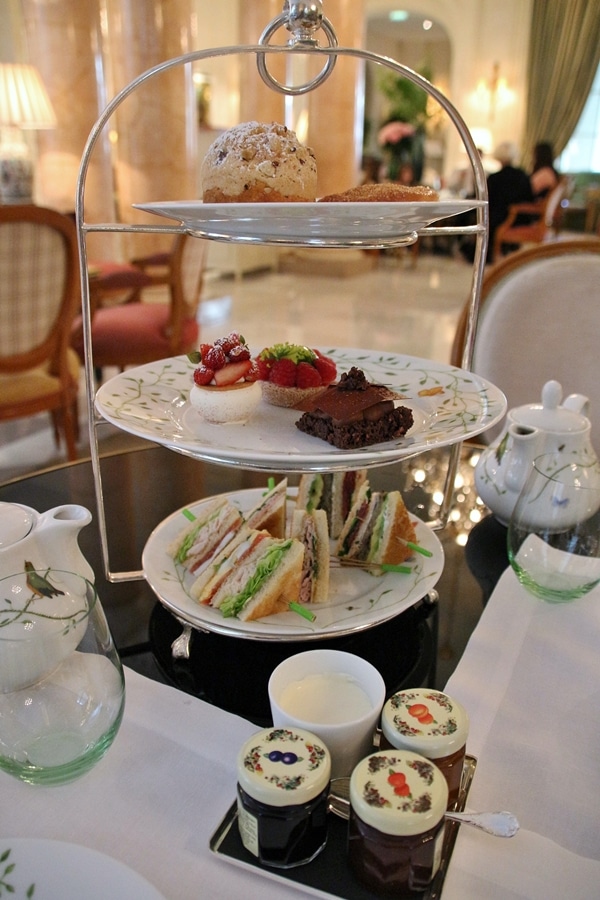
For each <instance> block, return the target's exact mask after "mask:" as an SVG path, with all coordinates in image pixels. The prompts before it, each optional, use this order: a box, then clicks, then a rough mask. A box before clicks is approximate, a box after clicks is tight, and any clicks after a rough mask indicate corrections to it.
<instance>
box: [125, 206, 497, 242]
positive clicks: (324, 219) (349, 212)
mask: <svg viewBox="0 0 600 900" xmlns="http://www.w3.org/2000/svg"><path fill="white" fill-rule="evenodd" d="M486 202H487V201H485V200H461V199H451V200H439V201H425V202H423V201H421V202H418V203H410V202H394V203H377V202H376V203H370V202H367V203H202V202H200V201H199V200H174V201H163V202H157V203H134V206H135V208H136V209H141V210H143V211H144V212H149V213H153V214H155V215H158V216H166V217H167V218H168V219H176V220H177V221H178V222H180V223H181V224H182V225H184V226H185V228H186V229H187V230H188V231H189V232H190V233H191V234H195V235H197V236H199V237H207V238H211V239H213V240H217V241H231V242H234V243H259V242H260V243H261V244H276V245H278V246H283V247H295V246H302V247H307V246H308V247H378V246H393V245H394V244H402V243H406V242H407V237H409V236H410V235H413V234H414V233H415V232H418V231H421V230H422V229H423V228H426V226H428V225H431V224H432V223H433V222H436V221H438V220H440V219H444V218H447V217H448V216H455V215H457V214H459V213H464V212H466V211H468V210H470V209H476V208H477V207H480V206H484V205H485V204H486Z"/></svg>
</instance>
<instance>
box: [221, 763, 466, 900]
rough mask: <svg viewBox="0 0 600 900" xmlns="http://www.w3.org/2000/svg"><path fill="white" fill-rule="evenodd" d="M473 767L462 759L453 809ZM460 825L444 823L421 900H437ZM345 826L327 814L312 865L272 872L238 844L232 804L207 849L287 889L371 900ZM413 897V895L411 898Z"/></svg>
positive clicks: (460, 804) (460, 803)
mask: <svg viewBox="0 0 600 900" xmlns="http://www.w3.org/2000/svg"><path fill="white" fill-rule="evenodd" d="M476 767H477V760H476V759H475V757H474V756H468V755H467V756H466V757H465V763H464V766H463V772H462V780H461V786H460V791H459V796H458V800H457V802H456V804H455V805H454V810H455V811H457V812H462V811H463V810H464V808H465V805H466V801H467V797H468V795H469V790H470V788H471V782H472V781H473V776H474V774H475V769H476ZM459 828H460V824H459V823H458V822H450V821H449V820H448V821H446V832H445V836H444V845H443V849H442V859H441V862H440V867H439V869H438V871H437V874H436V876H435V878H434V879H433V881H432V883H431V885H430V886H429V888H428V889H427V890H426V891H424V892H423V893H421V894H419V895H418V896H419V897H420V898H423V900H438V898H439V897H441V894H442V887H443V884H444V879H445V877H446V872H447V870H448V864H449V862H450V859H451V857H452V851H453V850H454V844H455V842H456V836H457V834H458V829H459ZM347 832H348V823H347V822H346V821H344V820H343V819H341V818H340V817H339V816H336V815H334V814H333V813H329V816H328V826H327V843H326V845H325V848H324V849H323V851H322V852H321V853H320V854H319V855H318V856H317V858H316V859H314V860H313V861H312V862H310V863H307V864H306V865H304V866H297V867H296V868H293V869H274V868H269V867H268V866H263V865H261V863H260V862H259V861H258V860H257V859H256V857H255V856H253V855H252V854H251V853H249V852H248V851H247V850H246V848H245V847H244V845H243V844H242V841H241V838H240V833H239V829H238V827H237V803H233V804H232V806H231V807H230V808H229V810H228V811H227V814H226V815H225V817H224V819H223V821H222V822H221V824H220V825H219V827H218V828H217V830H216V831H215V832H214V834H213V836H212V838H211V840H210V845H209V846H210V849H211V850H212V851H213V853H215V854H216V855H217V856H220V857H221V858H222V859H223V860H225V861H226V862H229V863H232V864H233V865H237V866H240V867H242V868H246V869H251V870H253V871H255V872H257V871H258V872H260V873H261V874H262V875H264V876H265V877H267V878H270V879H273V880H275V881H281V882H283V883H285V884H288V885H289V886H290V887H297V888H299V889H300V890H303V891H304V892H305V893H308V894H312V895H313V896H315V897H324V898H331V897H341V898H343V900H375V898H376V895H375V894H374V893H373V892H372V891H369V890H367V889H366V888H365V887H363V886H362V885H361V884H359V882H357V881H356V880H355V878H354V876H353V875H352V872H351V870H350V867H349V866H348V864H347V861H346V860H347V847H346V842H347ZM415 896H416V895H415Z"/></svg>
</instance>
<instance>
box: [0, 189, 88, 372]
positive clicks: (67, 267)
mask: <svg viewBox="0 0 600 900" xmlns="http://www.w3.org/2000/svg"><path fill="white" fill-rule="evenodd" d="M78 284H79V282H78V251H77V232H76V228H75V224H74V222H73V221H72V220H71V219H70V218H68V217H67V216H64V215H62V214H61V213H59V212H56V211H55V210H52V209H46V208H44V207H38V206H33V205H27V204H25V205H15V206H0V372H11V371H13V372H14V371H24V370H26V369H29V368H33V367H35V366H39V365H41V364H43V363H45V362H48V361H50V363H51V366H52V370H53V371H55V372H56V373H58V367H59V366H60V365H61V364H62V362H61V361H64V359H65V358H66V350H67V348H68V346H69V339H70V332H71V324H72V321H73V319H74V317H75V314H76V311H77V305H78V301H79V290H78Z"/></svg>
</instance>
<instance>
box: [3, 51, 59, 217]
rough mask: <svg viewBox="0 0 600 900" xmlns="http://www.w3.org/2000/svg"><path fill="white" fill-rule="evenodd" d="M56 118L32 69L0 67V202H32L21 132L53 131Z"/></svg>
mask: <svg viewBox="0 0 600 900" xmlns="http://www.w3.org/2000/svg"><path fill="white" fill-rule="evenodd" d="M55 127H56V116H55V114H54V110H53V108H52V104H51V102H50V98H49V97H48V94H47V92H46V88H45V87H44V85H43V83H42V79H41V78H40V75H39V72H38V71H37V69H36V68H35V67H34V66H29V65H24V64H21V63H0V133H1V138H0V202H1V203H5V204H8V203H32V202H33V159H32V155H31V152H30V148H29V146H28V144H27V142H26V141H25V140H24V137H23V134H22V130H25V129H31V130H34V129H35V130H37V129H42V128H55Z"/></svg>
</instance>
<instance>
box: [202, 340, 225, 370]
mask: <svg viewBox="0 0 600 900" xmlns="http://www.w3.org/2000/svg"><path fill="white" fill-rule="evenodd" d="M202 362H203V363H204V365H205V366H208V368H209V369H213V371H216V370H217V369H222V368H223V366H225V365H227V356H226V355H225V351H224V350H223V348H222V347H219V346H217V345H216V344H215V346H214V347H211V348H210V350H209V351H208V353H207V354H206V356H203V357H202Z"/></svg>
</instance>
